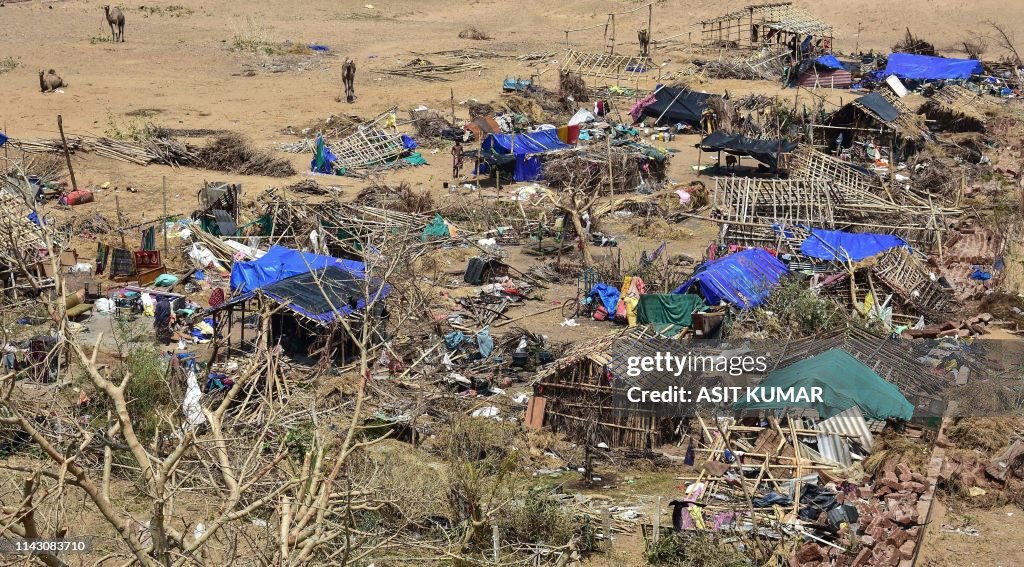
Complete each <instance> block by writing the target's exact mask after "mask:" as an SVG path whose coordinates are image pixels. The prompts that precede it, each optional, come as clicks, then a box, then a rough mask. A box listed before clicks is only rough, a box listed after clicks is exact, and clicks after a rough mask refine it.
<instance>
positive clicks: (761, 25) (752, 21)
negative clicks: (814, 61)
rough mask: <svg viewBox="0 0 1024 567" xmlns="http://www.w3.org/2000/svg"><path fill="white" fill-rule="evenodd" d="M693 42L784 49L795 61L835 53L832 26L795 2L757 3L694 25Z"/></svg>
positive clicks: (714, 46) (718, 46)
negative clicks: (797, 6) (800, 7)
mask: <svg viewBox="0 0 1024 567" xmlns="http://www.w3.org/2000/svg"><path fill="white" fill-rule="evenodd" d="M690 40H691V43H695V44H697V45H699V46H700V47H705V48H718V49H720V48H726V49H751V50H760V49H763V48H771V47H777V48H782V49H785V51H786V52H787V53H788V54H789V55H790V57H791V58H792V59H793V60H794V61H801V60H803V59H807V58H809V57H815V56H817V55H821V54H824V53H829V52H830V51H831V50H832V26H830V25H828V24H826V23H823V22H821V21H819V20H817V19H816V18H814V17H813V16H811V15H810V14H808V13H807V12H805V11H804V10H801V9H799V8H796V7H794V6H793V3H792V2H776V3H768V4H754V5H750V6H747V7H745V8H743V9H742V10H737V11H735V12H730V13H728V14H724V15H722V16H718V17H716V18H710V19H707V20H703V21H700V22H697V23H696V24H694V26H693V29H692V30H691V32H690Z"/></svg>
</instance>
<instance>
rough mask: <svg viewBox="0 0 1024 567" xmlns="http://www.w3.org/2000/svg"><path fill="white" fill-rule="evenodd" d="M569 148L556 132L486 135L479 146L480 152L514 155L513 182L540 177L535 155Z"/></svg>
mask: <svg viewBox="0 0 1024 567" xmlns="http://www.w3.org/2000/svg"><path fill="white" fill-rule="evenodd" d="M569 147H570V146H569V145H567V144H565V143H563V142H562V141H561V140H559V139H558V131H557V130H541V131H539V132H533V133H530V134H488V135H487V137H486V138H484V141H483V143H481V144H480V151H481V152H482V153H491V154H498V155H502V154H505V155H507V154H513V155H515V156H516V167H515V171H514V172H513V175H512V178H513V179H514V180H515V181H533V180H536V179H540V176H541V167H540V160H539V159H537V157H536V155H537V154H543V153H546V152H550V151H554V150H561V149H565V148H569Z"/></svg>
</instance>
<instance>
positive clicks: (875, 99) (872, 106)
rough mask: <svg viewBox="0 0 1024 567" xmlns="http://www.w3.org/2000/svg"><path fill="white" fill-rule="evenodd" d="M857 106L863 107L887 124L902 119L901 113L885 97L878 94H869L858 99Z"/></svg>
mask: <svg viewBox="0 0 1024 567" xmlns="http://www.w3.org/2000/svg"><path fill="white" fill-rule="evenodd" d="M857 104H859V105H861V106H863V107H864V108H867V109H869V110H871V112H874V113H875V114H876V115H878V117H879V118H881V119H882V120H884V121H886V122H892V121H893V120H896V119H897V118H899V117H900V111H899V110H896V107H894V106H893V105H892V104H890V103H889V101H887V100H885V97H884V96H882V95H880V94H878V93H868V94H866V95H864V96H862V97H860V98H858V99H857Z"/></svg>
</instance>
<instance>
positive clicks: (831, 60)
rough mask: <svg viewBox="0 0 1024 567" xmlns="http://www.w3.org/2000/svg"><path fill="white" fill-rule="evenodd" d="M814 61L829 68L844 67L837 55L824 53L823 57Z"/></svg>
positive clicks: (837, 68)
mask: <svg viewBox="0 0 1024 567" xmlns="http://www.w3.org/2000/svg"><path fill="white" fill-rule="evenodd" d="M814 62H815V63H816V64H818V65H821V66H822V67H827V68H829V69H836V70H839V69H843V68H844V67H843V64H842V63H841V62H840V61H839V60H838V59H836V56H835V55H832V54H829V55H822V56H821V57H819V58H817V59H815V60H814Z"/></svg>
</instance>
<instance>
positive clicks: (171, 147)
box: [11, 136, 197, 166]
mask: <svg viewBox="0 0 1024 567" xmlns="http://www.w3.org/2000/svg"><path fill="white" fill-rule="evenodd" d="M67 143H68V151H69V152H71V153H75V152H85V153H93V154H96V155H98V156H102V157H105V158H109V159H113V160H117V161H123V162H127V163H134V164H136V165H149V164H151V163H156V164H162V165H172V166H182V165H192V164H194V163H195V161H196V159H197V158H196V154H195V151H194V148H191V147H190V146H188V145H187V144H184V143H182V142H178V141H175V140H171V139H168V138H153V139H151V140H147V141H145V142H141V143H139V142H123V141H119V140H112V139H110V138H93V137H90V136H68V137H67ZM11 145H12V146H13V147H15V148H17V149H19V150H21V151H23V152H28V153H55V154H60V153H62V152H63V151H64V149H63V146H62V145H61V142H60V140H11Z"/></svg>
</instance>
